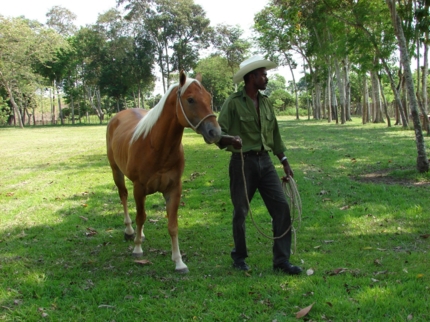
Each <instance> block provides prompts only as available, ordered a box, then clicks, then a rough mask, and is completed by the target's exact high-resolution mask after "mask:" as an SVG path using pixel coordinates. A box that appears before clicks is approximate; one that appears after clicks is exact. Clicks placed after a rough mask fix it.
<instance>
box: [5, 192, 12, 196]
mask: <svg viewBox="0 0 430 322" xmlns="http://www.w3.org/2000/svg"><path fill="white" fill-rule="evenodd" d="M13 195H14V193H13V192H8V193H7V194H6V197H12V196H13Z"/></svg>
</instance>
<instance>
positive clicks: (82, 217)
mask: <svg viewBox="0 0 430 322" xmlns="http://www.w3.org/2000/svg"><path fill="white" fill-rule="evenodd" d="M79 218H81V219H82V220H85V221H88V218H86V217H84V216H79Z"/></svg>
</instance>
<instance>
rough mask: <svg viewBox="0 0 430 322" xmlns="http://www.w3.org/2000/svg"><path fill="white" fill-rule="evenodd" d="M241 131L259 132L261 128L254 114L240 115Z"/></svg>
mask: <svg viewBox="0 0 430 322" xmlns="http://www.w3.org/2000/svg"><path fill="white" fill-rule="evenodd" d="M240 132H241V133H249V132H252V133H254V132H259V129H258V127H257V122H255V118H254V117H253V116H252V115H249V116H248V115H241V116H240Z"/></svg>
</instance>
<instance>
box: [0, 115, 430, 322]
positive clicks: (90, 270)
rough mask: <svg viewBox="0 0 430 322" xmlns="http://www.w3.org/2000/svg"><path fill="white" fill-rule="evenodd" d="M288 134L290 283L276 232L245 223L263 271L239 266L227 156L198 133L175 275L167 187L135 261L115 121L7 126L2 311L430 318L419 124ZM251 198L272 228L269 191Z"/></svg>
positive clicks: (312, 128) (0, 137)
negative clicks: (115, 167) (114, 143)
mask: <svg viewBox="0 0 430 322" xmlns="http://www.w3.org/2000/svg"><path fill="white" fill-rule="evenodd" d="M280 127H281V129H282V133H283V136H284V139H285V142H286V145H287V146H288V148H289V150H288V151H287V155H288V157H289V160H290V163H291V165H292V168H293V170H294V171H295V180H296V182H297V185H298V188H299V191H300V195H301V199H302V202H303V215H302V217H303V218H302V223H301V227H300V229H299V231H298V233H297V252H296V254H294V255H293V256H292V262H293V263H296V264H299V265H301V266H302V267H303V268H304V274H302V275H301V276H294V277H291V276H284V275H281V274H279V273H274V272H273V271H272V266H271V260H272V258H271V241H270V240H267V239H265V238H264V237H262V236H261V235H260V234H259V233H258V232H257V230H256V228H255V227H253V225H252V223H251V221H250V220H249V221H248V223H247V239H248V247H249V253H250V257H249V258H248V261H247V262H248V264H249V265H250V266H251V267H252V271H251V272H250V273H243V272H239V271H235V270H233V269H232V267H231V259H230V255H229V253H230V250H231V248H232V237H231V212H232V206H231V203H230V199H229V191H228V170H227V169H228V162H229V155H228V153H226V152H224V151H220V150H218V149H217V148H216V147H215V146H209V145H206V144H205V143H204V142H203V140H202V139H201V137H199V136H198V135H196V134H194V133H192V131H190V130H186V131H185V134H184V139H183V143H184V147H185V155H186V168H185V172H184V175H183V197H182V205H181V207H180V219H179V241H180V247H181V251H182V252H183V253H184V261H185V262H186V263H187V265H188V267H189V269H190V273H189V274H187V275H179V274H175V273H174V263H173V262H172V261H171V260H170V255H171V253H170V238H169V236H168V233H167V228H166V223H167V220H166V218H165V217H164V202H163V198H162V197H161V195H160V194H155V195H152V196H150V197H149V198H148V200H147V209H148V213H149V216H148V221H147V223H146V225H145V235H146V240H145V242H144V244H143V250H144V259H147V260H149V261H150V262H151V264H150V265H138V264H136V263H135V262H134V259H133V258H132V257H131V252H132V243H131V242H125V241H124V240H123V230H124V225H123V216H122V207H121V204H120V202H119V198H118V195H117V192H116V188H115V186H114V183H113V180H112V176H111V173H110V169H109V166H108V163H107V160H106V156H105V138H104V137H105V126H76V127H71V126H66V127H43V128H42V127H38V128H26V129H24V130H20V129H13V128H2V129H0V146H1V154H0V161H1V164H2V169H1V170H0V171H1V172H0V320H4V321H40V320H46V321H294V320H296V313H297V312H298V311H299V310H300V309H302V308H304V307H307V306H309V305H311V304H313V303H314V304H313V307H312V309H311V310H310V312H309V313H308V315H306V316H305V317H304V319H305V320H308V321H310V320H312V321H330V320H331V321H359V320H360V321H405V320H410V319H412V320H413V321H428V320H429V319H430V313H429V312H430V308H429V302H430V301H429V300H430V299H429V293H430V290H429V287H430V275H429V271H428V267H429V250H430V244H429V242H430V238H428V237H429V234H430V228H429V219H430V214H429V210H428V209H429V208H428V206H429V203H428V198H429V182H430V175H429V174H418V173H417V172H416V171H415V159H416V147H415V142H414V134H413V131H405V130H402V129H401V128H394V127H393V128H386V127H385V125H381V124H378V125H374V124H369V125H365V126H363V125H361V124H360V123H359V120H358V119H357V120H354V121H353V122H350V123H348V124H346V125H335V124H327V123H325V122H323V121H296V120H292V119H287V118H285V117H281V118H280ZM427 141H428V139H427ZM426 148H427V151H429V149H430V146H429V144H428V143H427V146H426ZM274 161H275V162H276V164H278V162H277V161H276V160H274ZM277 168H278V171H279V173H280V174H281V168H280V167H279V166H278V165H277ZM129 187H130V191H131V185H130V184H129ZM130 195H132V194H131V193H130ZM129 206H130V209H131V210H133V209H134V208H133V207H134V202H133V200H132V198H130V200H129ZM251 207H252V211H253V214H254V217H255V218H256V221H257V223H258V225H259V226H260V227H261V229H263V230H265V231H267V233H270V219H269V216H268V214H267V213H266V211H265V207H264V205H263V203H262V200H261V198H259V197H258V196H256V197H255V198H254V200H253V202H252V204H251ZM133 213H134V211H133ZM307 272H308V273H307ZM308 274H309V275H308Z"/></svg>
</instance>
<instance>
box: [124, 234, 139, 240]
mask: <svg viewBox="0 0 430 322" xmlns="http://www.w3.org/2000/svg"><path fill="white" fill-rule="evenodd" d="M135 236H136V234H131V235H129V234H127V233H124V239H125V240H134V237H135Z"/></svg>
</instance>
